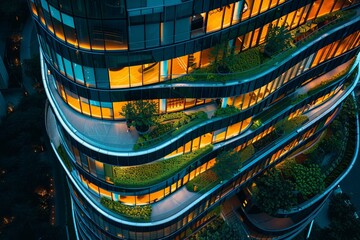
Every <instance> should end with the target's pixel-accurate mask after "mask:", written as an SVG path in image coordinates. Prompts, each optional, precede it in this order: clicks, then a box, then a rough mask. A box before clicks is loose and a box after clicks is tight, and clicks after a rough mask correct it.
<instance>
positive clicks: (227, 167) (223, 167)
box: [213, 151, 242, 180]
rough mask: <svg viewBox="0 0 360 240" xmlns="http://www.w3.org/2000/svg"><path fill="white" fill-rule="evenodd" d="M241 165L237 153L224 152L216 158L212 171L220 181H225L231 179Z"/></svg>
mask: <svg viewBox="0 0 360 240" xmlns="http://www.w3.org/2000/svg"><path fill="white" fill-rule="evenodd" d="M241 165H242V164H241V161H240V153H239V152H236V151H226V152H222V153H220V154H219V155H218V156H217V157H216V164H215V166H214V167H213V171H214V172H215V173H216V174H217V176H218V177H219V179H220V180H226V179H229V178H231V177H232V176H233V175H234V173H235V172H236V171H237V170H238V169H239V168H240V167H241Z"/></svg>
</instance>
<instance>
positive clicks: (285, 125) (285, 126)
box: [275, 115, 308, 134]
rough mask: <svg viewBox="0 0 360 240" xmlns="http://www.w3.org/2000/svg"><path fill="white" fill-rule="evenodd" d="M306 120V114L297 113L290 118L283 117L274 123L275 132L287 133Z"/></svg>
mask: <svg viewBox="0 0 360 240" xmlns="http://www.w3.org/2000/svg"><path fill="white" fill-rule="evenodd" d="M307 120H308V117H307V116H304V115H299V116H296V117H294V118H292V119H290V120H288V119H284V120H281V121H280V122H278V123H276V124H275V129H276V132H277V133H279V134H288V133H290V132H292V131H294V130H295V129H296V128H298V127H299V126H300V125H301V124H303V123H304V122H305V121H307Z"/></svg>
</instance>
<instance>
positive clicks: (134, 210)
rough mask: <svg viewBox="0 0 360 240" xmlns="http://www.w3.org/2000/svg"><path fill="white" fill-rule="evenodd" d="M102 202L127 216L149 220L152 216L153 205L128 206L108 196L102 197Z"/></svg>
mask: <svg viewBox="0 0 360 240" xmlns="http://www.w3.org/2000/svg"><path fill="white" fill-rule="evenodd" d="M100 203H101V204H102V205H103V206H104V207H106V208H108V209H110V210H111V211H113V212H116V213H117V214H120V215H122V216H124V217H127V218H131V219H137V220H143V221H149V220H150V217H151V211H152V207H151V205H144V206H128V205H124V204H122V203H120V202H117V201H113V200H111V199H109V198H106V197H102V198H101V199H100Z"/></svg>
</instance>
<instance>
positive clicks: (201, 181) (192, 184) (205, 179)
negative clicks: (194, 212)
mask: <svg viewBox="0 0 360 240" xmlns="http://www.w3.org/2000/svg"><path fill="white" fill-rule="evenodd" d="M219 182H220V180H219V177H218V176H217V174H216V173H215V172H214V171H212V170H211V169H209V170H207V171H205V172H203V173H200V174H199V175H197V176H196V177H194V178H193V179H192V180H190V181H189V182H188V183H187V184H186V189H187V190H188V191H190V192H206V191H208V190H210V189H211V188H212V187H214V186H215V185H216V184H218V183H219Z"/></svg>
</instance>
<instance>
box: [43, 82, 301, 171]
mask: <svg viewBox="0 0 360 240" xmlns="http://www.w3.org/2000/svg"><path fill="white" fill-rule="evenodd" d="M49 88H50V90H51V89H52V90H51V91H50V92H49V93H51V92H53V93H52V94H51V95H50V96H51V98H50V99H52V98H54V99H55V100H56V103H55V102H54V103H53V106H54V107H55V106H56V107H55V110H56V109H59V110H58V111H60V112H61V114H60V115H58V118H59V120H60V121H66V122H69V123H65V122H63V123H62V124H61V125H62V126H63V127H64V128H68V127H69V128H71V129H69V130H66V132H68V133H69V134H71V133H74V134H75V136H78V137H74V136H73V138H75V139H77V141H78V142H79V143H81V144H83V145H84V146H85V147H87V148H90V149H93V150H94V151H97V152H99V153H103V154H110V155H115V156H122V157H124V158H125V159H126V158H127V159H128V160H126V161H124V162H123V164H124V165H136V164H140V163H144V162H146V161H154V160H155V159H159V158H161V157H163V156H165V155H166V154H168V153H170V152H172V151H174V150H176V149H177V146H179V145H178V144H175V143H176V142H179V141H180V139H184V137H185V136H186V139H193V138H195V137H196V136H195V135H194V136H193V137H190V138H189V136H188V135H189V134H190V135H191V134H194V131H193V130H194V129H198V133H195V134H197V135H199V134H203V133H206V132H208V131H212V130H216V129H221V128H222V127H226V126H228V125H231V122H232V123H234V122H238V121H239V120H241V119H240V118H239V117H240V116H242V118H244V119H245V118H247V117H249V114H251V112H250V111H246V112H242V113H239V114H237V115H235V116H230V117H225V118H223V119H217V118H215V119H211V120H207V121H206V122H204V123H201V124H199V125H197V126H196V127H192V128H190V129H188V130H186V131H185V132H184V133H182V134H180V135H179V136H178V137H175V138H172V139H171V140H170V141H168V142H166V143H162V144H160V145H157V146H156V147H154V146H151V147H152V149H148V150H141V151H137V152H133V151H132V148H133V146H134V144H135V142H136V136H135V137H134V138H129V133H127V132H126V124H125V123H124V122H109V121H100V120H97V119H91V118H88V117H85V116H83V115H81V114H77V113H74V112H73V110H71V109H69V108H68V107H67V106H66V105H65V103H64V102H63V101H62V100H61V98H60V97H59V96H58V94H57V93H54V85H53V84H51V83H50V84H49ZM299 105H300V104H299ZM209 107H210V109H208V110H209V114H212V112H213V110H214V107H212V106H211V105H209ZM211 109H212V110H211ZM63 116H65V117H63ZM65 119H66V120H65ZM224 120H226V121H224ZM214 121H216V122H218V124H215V125H213V126H215V127H216V128H214V127H210V128H209V126H207V124H209V123H211V122H214ZM210 126H211V125H210ZM205 129H208V130H207V131H204V130H205ZM188 132H189V133H188ZM131 134H135V133H134V132H132V133H131ZM102 136H103V137H102ZM119 137H121V138H124V139H123V140H122V141H118V140H119ZM102 139H103V140H102ZM181 142H183V140H182V141H181ZM185 142H186V141H185ZM185 142H184V144H185ZM124 143H127V144H126V145H124ZM179 143H180V142H179ZM92 144H93V145H92ZM169 145H170V146H174V147H173V148H171V149H167V150H166V152H164V151H163V149H164V147H165V146H169ZM93 146H94V147H95V146H96V147H95V148H94V147H93ZM110 151H116V153H115V152H113V153H110ZM121 151H125V152H126V153H125V152H124V153H123V154H121ZM156 152H158V153H160V154H156ZM151 154H153V155H152V156H151V157H149V160H146V159H144V158H143V162H138V160H136V156H140V155H149V156H150V155H151ZM131 156H133V157H132V159H133V160H130V157H131ZM105 159H107V158H105ZM128 161H130V162H128ZM105 162H106V161H105ZM127 162H128V163H127ZM109 163H111V162H109Z"/></svg>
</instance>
